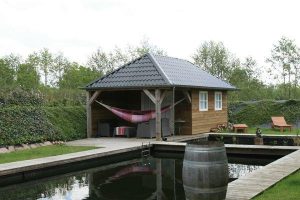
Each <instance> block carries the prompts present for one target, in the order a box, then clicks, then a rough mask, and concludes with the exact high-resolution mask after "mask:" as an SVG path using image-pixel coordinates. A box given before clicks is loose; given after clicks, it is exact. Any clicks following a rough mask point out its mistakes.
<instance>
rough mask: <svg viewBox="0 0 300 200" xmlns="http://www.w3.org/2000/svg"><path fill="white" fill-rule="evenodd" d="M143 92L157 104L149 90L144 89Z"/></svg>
mask: <svg viewBox="0 0 300 200" xmlns="http://www.w3.org/2000/svg"><path fill="white" fill-rule="evenodd" d="M143 91H144V93H145V94H146V95H147V96H148V97H149V99H150V100H151V101H152V102H153V103H154V104H156V99H155V97H154V96H153V94H152V93H151V92H150V91H149V90H147V89H144V90H143Z"/></svg>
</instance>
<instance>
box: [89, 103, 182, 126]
mask: <svg viewBox="0 0 300 200" xmlns="http://www.w3.org/2000/svg"><path fill="white" fill-rule="evenodd" d="M183 100H184V99H181V100H179V101H177V102H176V103H175V104H174V106H175V105H177V104H179V103H180V102H182V101H183ZM95 101H96V102H97V103H98V104H100V105H101V106H103V107H105V108H106V109H108V110H109V111H111V112H112V113H114V114H115V115H117V116H118V117H120V118H122V119H124V120H126V121H128V122H131V123H140V122H147V121H149V120H150V119H154V118H155V116H156V115H155V110H145V111H140V110H126V109H121V108H116V107H112V106H109V105H106V104H104V103H102V102H99V101H97V100H95ZM171 108H172V106H171V105H169V106H165V107H163V108H162V109H161V113H165V112H167V111H169V110H171Z"/></svg>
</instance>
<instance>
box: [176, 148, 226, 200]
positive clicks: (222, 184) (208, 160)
mask: <svg viewBox="0 0 300 200" xmlns="http://www.w3.org/2000/svg"><path fill="white" fill-rule="evenodd" d="M182 181H183V186H184V191H185V197H186V199H188V200H194V199H202V200H210V199H212V200H220V199H225V197H226V192H227V185H228V160H227V155H226V149H225V147H224V144H223V143H220V142H201V143H200V144H188V145H187V146H186V148H185V153H184V160H183V168H182Z"/></svg>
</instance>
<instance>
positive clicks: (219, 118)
mask: <svg viewBox="0 0 300 200" xmlns="http://www.w3.org/2000/svg"><path fill="white" fill-rule="evenodd" d="M199 91H206V90H192V134H198V133H205V132H209V130H210V128H214V127H217V125H218V124H227V120H228V119H227V92H226V91H222V110H219V111H217V110H215V91H208V111H199Z"/></svg>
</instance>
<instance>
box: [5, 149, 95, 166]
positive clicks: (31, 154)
mask: <svg viewBox="0 0 300 200" xmlns="http://www.w3.org/2000/svg"><path fill="white" fill-rule="evenodd" d="M95 148H96V147H88V146H66V145H51V146H44V147H37V148H35V149H26V150H22V151H14V152H11V153H4V154H0V164H1V163H9V162H15V161H21V160H30V159H34V158H43V157H48V156H57V155H62V154H68V153H75V152H79V151H87V150H91V149H95Z"/></svg>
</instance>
